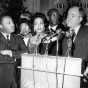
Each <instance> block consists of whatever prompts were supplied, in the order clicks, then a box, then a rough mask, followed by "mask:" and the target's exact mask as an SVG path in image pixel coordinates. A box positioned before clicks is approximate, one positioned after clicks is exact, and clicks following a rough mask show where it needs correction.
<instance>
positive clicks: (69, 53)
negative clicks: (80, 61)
mask: <svg viewBox="0 0 88 88" xmlns="http://www.w3.org/2000/svg"><path fill="white" fill-rule="evenodd" d="M67 43H68V44H67V47H68V48H67V54H66V55H67V58H68V59H69V57H70V56H71V50H72V37H71V36H70V37H68V40H67ZM65 68H66V58H65V62H64V71H63V81H62V88H64V73H65Z"/></svg>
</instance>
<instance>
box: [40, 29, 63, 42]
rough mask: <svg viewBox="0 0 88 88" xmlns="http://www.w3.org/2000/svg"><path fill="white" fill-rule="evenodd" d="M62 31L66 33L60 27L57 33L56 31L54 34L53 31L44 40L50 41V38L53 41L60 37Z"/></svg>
mask: <svg viewBox="0 0 88 88" xmlns="http://www.w3.org/2000/svg"><path fill="white" fill-rule="evenodd" d="M62 33H64V32H63V31H62V29H58V30H57V31H56V33H54V34H52V33H51V34H49V35H47V36H45V37H44V38H43V39H42V42H45V41H49V40H50V41H52V42H53V41H56V40H57V38H59V37H60V35H61V34H62Z"/></svg>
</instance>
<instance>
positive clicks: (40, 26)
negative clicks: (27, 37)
mask: <svg viewBox="0 0 88 88" xmlns="http://www.w3.org/2000/svg"><path fill="white" fill-rule="evenodd" d="M44 29H45V27H44V21H43V19H42V18H40V17H37V18H35V20H34V31H35V32H36V33H41V32H43V31H44Z"/></svg>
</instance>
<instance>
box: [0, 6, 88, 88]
mask: <svg viewBox="0 0 88 88" xmlns="http://www.w3.org/2000/svg"><path fill="white" fill-rule="evenodd" d="M86 21H87V20H86V14H85V12H84V10H83V9H82V8H81V7H78V6H72V7H70V8H69V9H68V10H67V13H66V14H65V17H62V16H60V14H59V12H58V10H57V9H56V8H52V9H50V10H49V11H48V12H47V16H46V15H45V14H43V13H41V12H36V13H35V14H33V15H31V13H22V14H21V15H20V17H19V22H18V24H15V23H14V20H13V19H12V17H11V16H9V15H8V14H7V13H2V14H1V15H0V88H17V87H18V88H19V85H20V70H19V69H18V68H17V67H18V66H19V65H21V54H23V53H29V54H33V55H38V54H40V55H46V54H47V55H52V56H73V57H78V58H82V60H83V63H82V74H83V75H84V76H85V77H86V79H82V81H81V88H87V85H88V84H87V80H88V79H87V73H88V68H87V66H88V26H87V24H86ZM15 30H16V31H17V33H16V32H15ZM29 59H30V58H29Z"/></svg>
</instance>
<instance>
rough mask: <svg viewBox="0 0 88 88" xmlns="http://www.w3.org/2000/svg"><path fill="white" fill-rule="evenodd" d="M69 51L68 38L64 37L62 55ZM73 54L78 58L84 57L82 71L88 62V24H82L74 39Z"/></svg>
mask: <svg viewBox="0 0 88 88" xmlns="http://www.w3.org/2000/svg"><path fill="white" fill-rule="evenodd" d="M66 52H67V39H66V38H64V39H63V43H62V55H63V56H66ZM72 56H73V57H77V58H82V60H83V63H82V64H83V65H82V66H83V67H82V73H83V71H84V69H85V68H86V66H87V63H88V26H81V27H80V29H79V31H78V34H77V35H76V38H75V40H74V47H73V48H72Z"/></svg>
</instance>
